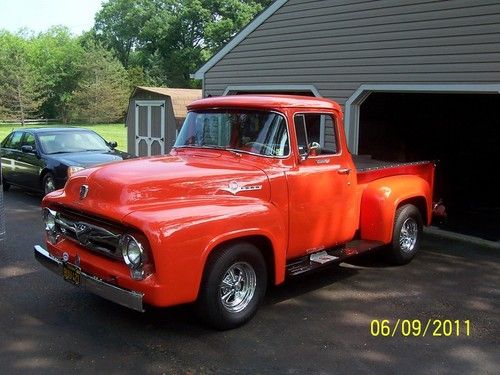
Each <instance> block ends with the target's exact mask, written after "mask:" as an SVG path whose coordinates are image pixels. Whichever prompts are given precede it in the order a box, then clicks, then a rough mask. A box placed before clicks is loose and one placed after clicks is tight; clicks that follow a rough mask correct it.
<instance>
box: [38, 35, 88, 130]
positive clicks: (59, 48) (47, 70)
mask: <svg viewBox="0 0 500 375" xmlns="http://www.w3.org/2000/svg"><path fill="white" fill-rule="evenodd" d="M29 44H30V58H31V63H32V65H33V67H34V68H35V69H36V71H37V72H38V74H39V76H40V79H41V80H42V81H43V85H44V87H45V89H46V91H47V96H46V98H45V100H44V102H43V104H42V107H41V110H42V112H43V114H44V115H45V116H46V117H48V118H59V119H61V120H62V121H63V122H65V123H66V122H67V121H68V119H69V118H68V116H69V103H70V102H71V98H72V93H73V91H75V90H76V88H77V86H78V80H79V78H80V75H81V72H80V69H81V60H82V59H83V55H84V49H83V47H82V46H81V44H80V42H79V39H78V38H76V37H74V36H72V35H71V33H70V31H69V29H67V28H65V27H60V26H58V27H53V28H50V29H49V30H48V31H47V32H44V33H40V34H39V35H37V36H36V37H34V38H32V40H31V41H30V43H29Z"/></svg>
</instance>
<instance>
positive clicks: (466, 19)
mask: <svg viewBox="0 0 500 375" xmlns="http://www.w3.org/2000/svg"><path fill="white" fill-rule="evenodd" d="M499 82H500V1H498V0H493V1H492V0H489V1H488V0H475V1H470V0H451V1H429V0H406V1H404V2H403V1H400V0H380V1H366V0H364V1H356V0H354V1H353V0H312V1H311V0H289V1H288V2H287V3H286V4H285V5H283V6H282V7H281V8H280V9H279V10H278V11H277V12H276V13H275V14H273V15H272V16H271V17H269V18H268V19H267V20H266V21H265V22H264V23H263V24H262V25H260V26H259V27H258V28H257V29H256V30H254V31H253V32H252V33H251V34H249V35H248V36H247V37H246V38H245V39H244V40H243V41H242V42H241V43H240V44H239V45H237V46H236V47H235V48H234V49H233V50H231V51H230V52H229V53H228V54H227V55H226V56H225V57H224V58H223V59H222V60H220V61H219V62H218V63H217V64H215V65H214V66H213V67H212V68H211V69H210V70H208V71H207V72H206V74H205V81H204V89H205V92H204V95H205V96H206V95H207V94H211V95H222V93H223V92H224V90H225V89H226V87H227V86H230V85H258V84H265V85H274V84H276V85H298V84H312V85H314V86H315V87H316V88H317V89H318V90H319V92H320V93H321V95H322V96H324V97H329V98H333V99H335V100H337V101H339V102H340V103H341V104H344V103H345V101H346V100H347V98H349V96H351V94H352V93H353V92H354V91H355V90H356V89H357V88H358V87H359V86H360V85H361V84H367V83H372V84H373V83H384V84H390V83H409V84H415V83H499Z"/></svg>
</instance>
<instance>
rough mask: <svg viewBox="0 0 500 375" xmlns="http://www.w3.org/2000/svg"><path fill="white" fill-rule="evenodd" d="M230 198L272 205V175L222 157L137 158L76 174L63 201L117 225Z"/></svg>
mask: <svg viewBox="0 0 500 375" xmlns="http://www.w3.org/2000/svg"><path fill="white" fill-rule="evenodd" d="M83 185H86V186H87V187H88V192H87V193H86V195H85V197H82V196H81V195H83V193H82V186H83ZM83 189H85V188H83ZM55 195H56V194H55ZM50 197H51V196H49V197H48V199H47V200H50V199H51V198H50ZM228 197H231V198H236V197H246V198H249V197H252V198H256V199H263V200H269V199H270V186H269V181H268V178H267V176H266V174H265V173H264V172H263V171H262V170H261V169H259V168H257V167H256V166H254V165H252V163H249V162H248V161H245V160H243V158H239V157H236V156H225V155H224V156H221V155H220V154H215V155H209V156H207V154H204V155H196V154H190V155H177V156H162V157H153V158H141V159H132V160H127V161H123V162H118V163H112V164H108V165H103V166H100V167H97V168H92V169H88V170H84V171H81V172H79V173H76V174H75V175H74V176H72V177H71V178H70V179H69V180H68V182H67V184H66V187H65V189H64V192H63V193H62V195H59V197H58V198H57V201H58V203H62V204H64V205H68V206H71V207H73V208H76V209H80V210H83V211H87V212H93V213H95V214H97V215H99V216H105V217H112V218H114V219H115V220H116V219H118V218H123V216H124V215H127V214H129V213H130V212H132V211H135V210H137V209H142V208H147V207H149V206H152V205H158V204H167V203H170V204H173V203H175V201H181V202H182V204H183V205H185V204H186V200H188V199H190V198H192V199H193V201H199V198H202V199H214V200H217V199H219V200H220V201H224V200H225V199H227V198H228Z"/></svg>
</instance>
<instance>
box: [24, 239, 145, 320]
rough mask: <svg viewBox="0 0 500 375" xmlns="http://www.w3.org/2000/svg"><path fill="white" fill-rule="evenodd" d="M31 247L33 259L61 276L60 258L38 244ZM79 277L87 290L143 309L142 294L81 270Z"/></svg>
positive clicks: (116, 301)
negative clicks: (33, 252)
mask: <svg viewBox="0 0 500 375" xmlns="http://www.w3.org/2000/svg"><path fill="white" fill-rule="evenodd" d="M33 249H34V251H35V259H36V260H37V261H38V262H40V263H41V264H42V265H43V266H44V267H45V268H47V269H49V270H50V271H52V272H54V273H55V274H56V275H58V276H61V277H62V275H63V262H62V261H61V260H59V259H57V258H56V257H54V256H52V255H51V254H50V253H49V252H48V251H47V250H45V249H44V248H43V247H41V246H39V245H35V246H34V247H33ZM80 279H81V284H80V285H81V286H83V287H84V288H85V289H87V290H88V291H89V292H92V293H94V294H96V295H98V296H100V297H102V298H105V299H107V300H110V301H112V302H115V303H117V304H119V305H122V306H125V307H128V308H130V309H132V310H136V311H140V312H143V311H144V308H143V304H142V299H143V297H144V294H142V293H137V292H133V291H130V290H127V289H123V288H120V287H117V286H115V285H112V284H109V283H107V282H105V281H103V280H101V279H99V278H97V277H95V276H92V275H89V274H87V273H85V272H81V274H80Z"/></svg>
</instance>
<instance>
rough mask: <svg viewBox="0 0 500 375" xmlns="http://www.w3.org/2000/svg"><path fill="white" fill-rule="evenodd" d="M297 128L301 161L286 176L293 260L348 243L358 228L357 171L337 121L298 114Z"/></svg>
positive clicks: (330, 118) (331, 117)
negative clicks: (340, 135) (356, 203)
mask: <svg viewBox="0 0 500 375" xmlns="http://www.w3.org/2000/svg"><path fill="white" fill-rule="evenodd" d="M294 126H295V130H296V135H297V143H298V144H297V146H298V152H299V153H300V154H301V160H300V162H299V163H298V165H297V167H296V168H294V169H292V170H290V171H289V172H287V180H288V191H289V205H290V211H289V212H290V232H289V233H290V235H289V246H288V249H289V250H288V254H287V257H288V258H289V259H291V258H295V257H299V256H302V255H305V254H307V253H312V252H316V251H320V250H322V249H325V248H328V247H332V246H334V245H336V244H341V243H344V242H347V241H349V240H350V239H352V237H353V235H354V232H355V230H356V228H357V225H358V223H357V214H356V210H357V209H358V208H357V207H356V205H355V201H356V199H355V188H356V173H355V169H354V165H353V162H352V159H351V157H350V154H349V152H348V150H347V147H346V145H345V142H341V138H340V137H339V131H338V128H337V126H338V121H337V119H336V117H335V116H334V115H333V114H327V113H314V112H305V113H297V114H295V115H294ZM342 134H343V133H342ZM318 146H319V147H318ZM314 149H315V150H314ZM309 150H311V151H310V152H309V154H308V151H309Z"/></svg>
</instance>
